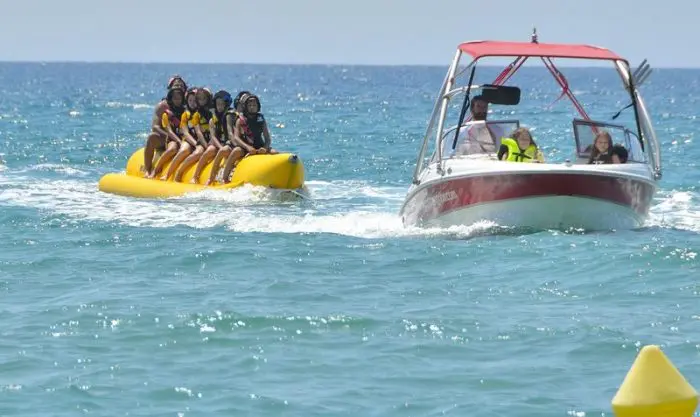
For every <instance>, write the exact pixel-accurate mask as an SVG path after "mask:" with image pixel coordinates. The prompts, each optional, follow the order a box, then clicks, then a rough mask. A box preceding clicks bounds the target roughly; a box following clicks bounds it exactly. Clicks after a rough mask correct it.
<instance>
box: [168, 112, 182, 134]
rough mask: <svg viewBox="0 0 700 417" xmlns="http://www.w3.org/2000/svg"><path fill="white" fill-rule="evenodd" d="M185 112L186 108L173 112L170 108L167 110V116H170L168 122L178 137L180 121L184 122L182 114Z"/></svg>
mask: <svg viewBox="0 0 700 417" xmlns="http://www.w3.org/2000/svg"><path fill="white" fill-rule="evenodd" d="M184 112H185V108H184V107H180V108H179V109H178V108H175V110H172V109H171V107H170V106H168V108H167V109H165V114H167V115H168V121H169V122H170V127H171V128H172V129H173V132H175V134H176V135H180V134H181V133H182V132H180V121H181V120H182V114H183V113H184Z"/></svg>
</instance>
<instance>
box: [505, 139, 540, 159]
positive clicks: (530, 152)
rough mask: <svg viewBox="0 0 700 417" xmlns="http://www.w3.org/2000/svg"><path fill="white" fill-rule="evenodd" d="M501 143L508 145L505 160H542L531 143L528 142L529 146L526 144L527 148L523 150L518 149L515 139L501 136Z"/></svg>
mask: <svg viewBox="0 0 700 417" xmlns="http://www.w3.org/2000/svg"><path fill="white" fill-rule="evenodd" d="M501 144H503V145H506V146H507V147H508V158H506V161H511V162H536V161H539V162H542V159H543V158H542V154H541V153H540V151H539V150H538V149H537V147H536V146H535V145H533V144H530V146H528V147H527V149H525V150H524V151H521V150H520V146H518V142H516V141H515V139H512V138H503V139H502V140H501Z"/></svg>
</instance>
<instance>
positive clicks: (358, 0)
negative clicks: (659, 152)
mask: <svg viewBox="0 0 700 417" xmlns="http://www.w3.org/2000/svg"><path fill="white" fill-rule="evenodd" d="M642 3H644V2H640V1H639V0H635V1H632V0H587V1H572V0H480V1H475V0H462V1H458V0H422V1H419V0H352V1H343V0H249V1H241V0H208V1H207V0H195V1H191V0H159V1H153V0H120V1H110V2H107V1H96V0H62V1H53V0H23V1H16V0H0V5H1V6H2V10H3V13H2V14H0V37H2V39H5V40H6V42H4V43H3V45H2V46H0V61H40V62H51V61H83V62H178V63H179V62H188V63H200V62H201V63H212V62H221V63H288V64H365V65H439V66H447V65H449V63H450V61H451V59H452V57H453V55H454V51H455V49H456V47H457V45H458V44H459V43H460V42H462V41H467V40H508V41H514V40H515V41H517V40H521V41H529V40H530V34H531V32H532V27H533V26H536V27H537V31H538V34H539V40H540V42H552V43H585V44H592V45H596V46H602V47H606V48H609V49H612V50H613V51H615V52H616V53H618V54H620V55H622V56H624V57H626V58H627V59H628V60H629V61H630V64H631V65H632V66H636V65H637V64H638V63H639V62H641V61H642V60H643V59H645V58H648V59H649V63H650V64H651V65H652V67H656V68H668V67H672V68H688V67H691V68H700V54H697V53H695V50H696V47H695V45H692V46H691V45H690V43H691V42H694V41H695V40H697V39H700V35H698V31H697V16H698V15H699V14H700V2H698V1H697V0H665V1H663V2H652V1H647V2H646V3H647V4H648V6H646V7H644V6H640V4H642ZM688 46H690V48H688Z"/></svg>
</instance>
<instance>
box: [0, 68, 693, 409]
mask: <svg viewBox="0 0 700 417" xmlns="http://www.w3.org/2000/svg"><path fill="white" fill-rule="evenodd" d="M446 69H447V68H446V67H361V66H282V65H279V66H273V65H156V64H148V65H146V64H143V65H140V64H60V63H51V64H39V63H36V64H19V63H18V64H8V63H4V64H0V237H1V238H0V415H2V416H39V415H41V416H56V417H67V416H78V415H92V416H270V417H272V416H275V417H276V416H382V417H384V416H387V417H388V416H442V415H450V416H479V415H481V416H506V415H507V416H510V417H544V416H567V415H568V416H575V417H583V416H610V415H611V414H612V413H611V408H610V401H611V399H612V397H613V396H614V394H615V392H616V391H617V388H618V387H619V384H620V383H621V382H622V379H623V378H624V376H625V373H626V372H627V370H628V369H629V367H630V365H631V364H632V362H633V361H634V358H635V356H636V354H637V352H638V350H639V348H640V347H641V346H643V345H645V344H658V345H660V346H661V347H662V349H663V350H664V352H665V353H666V354H667V355H668V356H669V358H670V359H671V360H672V361H673V362H674V363H675V364H676V365H677V366H678V368H679V369H680V370H681V371H682V372H683V374H684V375H685V376H686V377H687V378H688V380H689V381H690V382H691V383H692V384H694V385H695V386H696V387H700V361H699V359H700V287H699V286H698V279H699V278H700V272H699V266H700V259H699V258H698V256H697V253H698V252H699V251H700V190H699V189H698V186H699V185H700V171H698V162H697V161H698V160H700V150H699V149H698V147H697V145H698V144H699V142H698V141H699V140H700V137H698V138H696V137H695V135H696V133H697V132H698V130H699V129H700V81H699V80H700V70H674V69H655V71H654V73H653V74H652V75H651V78H650V79H649V81H648V82H647V83H646V84H645V85H644V86H643V88H642V93H643V94H644V97H645V98H646V101H647V105H648V108H649V110H650V112H651V115H652V117H653V120H654V122H655V123H656V128H657V133H658V135H659V140H660V142H661V148H662V151H663V154H662V160H663V163H664V177H663V179H662V180H661V182H660V189H659V191H658V193H657V195H656V197H655V200H654V205H653V207H652V213H651V215H650V218H649V221H648V224H647V225H646V226H645V227H644V228H642V229H639V230H634V231H610V232H601V233H588V232H585V231H569V232H565V231H564V232H562V231H551V230H542V231H530V232H527V233H518V232H514V231H508V230H503V229H501V228H499V227H498V225H493V224H486V223H484V224H475V225H468V226H464V227H460V228H452V229H448V230H440V229H428V230H421V229H407V228H404V227H403V226H402V225H401V221H400V219H399V217H398V210H399V207H400V205H401V202H402V199H403V197H404V195H405V192H406V190H407V188H408V186H409V184H410V177H411V174H412V171H413V167H414V162H415V156H416V153H417V151H418V148H419V146H420V141H421V139H422V135H423V133H424V130H425V127H426V123H427V120H428V117H429V114H430V112H431V110H432V106H433V100H434V97H435V94H436V93H437V90H438V89H439V87H440V83H441V82H442V80H443V78H444V75H445V71H446ZM489 71H491V72H490V73H488V74H490V75H489V76H492V75H495V74H496V73H497V72H498V71H497V69H495V68H494V69H491V70H489ZM522 71H523V72H522V73H521V74H520V77H519V78H518V79H517V80H518V81H517V82H518V83H521V84H520V85H521V87H522V88H523V101H522V103H521V105H520V106H519V107H518V108H515V109H512V108H496V107H494V109H493V113H492V114H491V116H490V117H491V118H492V119H494V118H498V117H509V118H510V117H520V118H521V120H526V122H527V123H528V124H530V125H532V126H536V127H537V129H536V130H535V132H536V137H537V140H538V143H540V144H541V146H543V147H544V149H545V150H546V155H547V157H548V158H550V159H554V160H556V159H560V160H563V158H565V157H566V156H567V153H568V152H570V150H571V149H572V146H573V145H572V138H571V134H570V132H571V119H572V117H574V116H575V113H574V112H573V107H572V106H571V105H570V103H568V102H567V101H566V99H563V100H561V101H559V102H557V103H556V104H555V106H554V108H553V109H551V110H547V112H546V113H545V114H544V115H543V116H537V113H538V112H540V111H542V110H543V105H542V103H544V104H548V103H551V102H553V101H554V100H555V99H556V98H557V97H558V95H559V92H560V91H559V89H558V86H557V85H556V83H555V82H554V81H553V80H552V79H551V77H550V76H549V74H548V73H547V72H546V70H545V69H544V68H541V67H540V68H532V67H530V68H523V70H522ZM562 71H563V72H564V73H565V75H567V77H568V79H569V82H570V84H571V88H572V90H574V91H575V92H576V93H577V94H578V96H579V98H580V99H581V101H582V102H583V104H584V106H589V107H590V108H592V109H593V111H594V113H596V115H598V116H599V117H605V118H609V117H610V116H611V115H612V114H614V113H615V112H616V111H617V110H619V109H620V108H622V107H623V106H624V105H626V104H627V102H626V101H625V100H624V96H619V95H618V96H617V98H612V97H613V96H614V94H613V92H618V90H619V89H620V88H621V83H620V81H619V79H616V78H615V77H614V75H613V74H611V73H610V71H609V70H607V69H601V68H562ZM173 73H180V74H182V75H183V76H185V78H186V80H187V81H188V83H189V84H192V85H202V84H206V85H208V86H209V87H210V88H212V89H213V90H215V91H216V90H218V89H220V88H226V89H228V90H229V91H230V92H232V93H235V92H237V91H239V90H242V89H247V90H253V91H255V92H256V93H258V94H259V95H260V98H261V101H262V111H263V112H264V113H265V115H266V117H267V119H268V121H269V123H270V125H271V130H272V135H273V143H274V145H275V146H276V147H277V148H278V149H281V150H288V151H294V152H297V153H298V154H299V155H300V157H301V158H302V160H303V162H304V164H305V168H306V173H307V180H308V182H307V184H308V188H309V192H310V195H311V199H310V200H308V201H293V202H279V201H276V200H274V199H273V198H270V196H269V195H268V194H266V193H264V192H262V191H261V190H258V189H254V188H247V187H246V188H242V189H238V190H235V191H233V192H231V193H211V192H209V193H203V194H200V195H194V196H189V197H183V198H176V199H170V200H165V201H156V200H145V199H133V198H126V197H119V196H114V195H109V194H104V193H101V192H99V191H98V190H97V182H98V180H99V178H100V177H101V176H102V175H104V174H106V173H109V172H115V171H122V170H123V169H124V167H125V164H126V160H127V158H128V157H129V155H130V154H131V153H132V152H133V151H135V150H136V149H137V148H138V147H140V146H142V145H143V142H144V140H145V137H146V132H147V129H148V125H149V121H150V117H151V112H152V108H153V106H154V104H155V103H156V102H157V101H158V100H159V99H160V98H161V97H162V96H163V95H164V91H165V84H166V82H167V79H168V77H169V76H170V75H171V74H173ZM620 97H622V98H620ZM534 98H538V99H541V100H540V101H538V102H537V104H535V103H534V100H531V99H534ZM603 105H605V106H603ZM604 107H605V108H604ZM603 108H604V109H603ZM625 115H627V116H629V111H627V112H626V113H625ZM536 116H537V117H539V118H537V117H536ZM567 132H568V133H567ZM567 146H568V148H567Z"/></svg>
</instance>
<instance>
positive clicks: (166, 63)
mask: <svg viewBox="0 0 700 417" xmlns="http://www.w3.org/2000/svg"><path fill="white" fill-rule="evenodd" d="M497 58H505V59H508V57H497ZM572 61H574V60H573V59H571V60H564V61H559V66H562V67H567V68H601V67H602V68H604V67H605V66H603V65H600V62H598V65H562V63H566V64H568V63H569V62H572ZM450 63H451V62H447V63H445V64H417V63H403V64H397V63H348V62H273V61H270V62H232V61H228V62H201V61H200V62H178V61H128V60H127V61H106V60H105V61H101V60H96V61H90V60H70V59H68V60H52V59H49V60H12V59H10V60H4V59H0V64H97V65H100V64H102V65H104V64H109V65H268V66H296V67H302V66H306V67H309V66H320V67H328V66H349V67H427V68H447V67H448V66H449V65H450ZM480 66H481V67H502V65H498V64H495V63H482V64H481V65H480ZM524 66H525V65H524ZM527 66H528V67H543V68H544V67H545V66H544V65H542V64H539V65H527ZM653 68H656V69H669V70H670V69H673V70H697V69H700V66H665V65H654V66H653Z"/></svg>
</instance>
